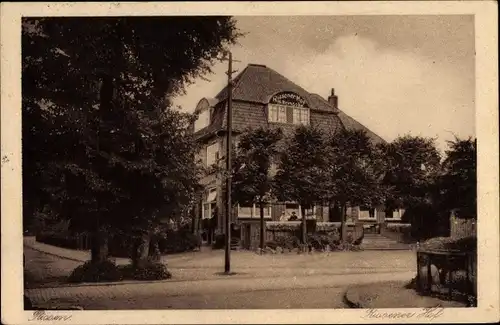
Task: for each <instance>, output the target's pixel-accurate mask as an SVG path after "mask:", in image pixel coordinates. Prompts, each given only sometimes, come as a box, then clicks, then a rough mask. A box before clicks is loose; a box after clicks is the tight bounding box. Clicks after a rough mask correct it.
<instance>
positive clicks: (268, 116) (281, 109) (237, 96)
mask: <svg viewBox="0 0 500 325" xmlns="http://www.w3.org/2000/svg"><path fill="white" fill-rule="evenodd" d="M227 95H228V93H227V88H224V89H222V90H221V91H220V92H219V93H218V94H217V95H216V96H215V97H214V98H202V99H201V100H200V101H199V102H198V105H197V107H196V109H195V112H196V113H198V114H199V116H198V120H197V121H196V122H195V123H194V124H193V126H192V127H193V132H194V134H195V137H196V139H197V141H198V142H199V143H200V144H201V150H200V152H199V154H198V156H197V159H198V160H199V161H200V162H201V163H202V164H204V165H205V166H206V167H209V170H211V171H209V172H208V173H207V175H205V177H204V178H203V180H202V183H203V185H204V186H205V193H204V194H203V197H202V198H201V199H200V202H199V205H198V208H197V210H196V212H195V213H196V215H197V216H198V217H199V218H200V219H201V220H202V222H200V223H199V224H200V225H202V224H203V221H205V223H206V220H207V219H210V218H213V219H212V224H213V225H214V227H215V232H216V233H223V232H224V222H223V220H224V215H225V204H224V197H223V193H222V185H223V183H222V182H224V180H223V179H222V177H220V175H218V173H217V170H216V168H210V167H211V166H217V165H219V166H224V159H225V153H226V145H227V143H226V130H227V125H226V120H227V99H228V98H227V97H228V96H227ZM232 108H233V110H232V113H233V115H232V116H233V119H232V124H233V141H234V143H235V144H237V142H238V136H239V134H241V133H242V132H243V131H244V130H246V129H248V128H256V127H261V126H264V127H269V128H281V129H282V130H283V133H284V134H285V136H287V135H290V134H291V133H292V132H293V131H294V130H295V128H296V127H297V126H298V125H300V124H305V125H314V126H316V127H318V128H320V129H322V130H323V131H324V132H325V133H326V134H329V133H330V134H333V133H334V132H336V131H337V130H338V129H340V128H347V129H362V130H365V131H366V133H367V134H368V136H369V137H370V138H371V140H372V141H373V142H374V143H380V142H384V140H383V139H382V138H381V137H379V136H378V135H376V134H375V133H373V132H372V131H370V130H369V129H367V128H366V127H365V126H363V125H362V124H361V123H359V122H357V121H356V120H354V119H353V118H351V117H350V116H348V115H347V114H345V113H344V112H342V111H341V110H340V109H339V107H338V98H337V96H336V95H335V93H334V90H333V89H332V90H331V93H330V94H329V96H328V98H327V99H325V98H323V97H321V96H320V95H318V94H313V93H309V92H308V91H306V90H305V89H303V88H301V87H300V86H298V85H296V84H295V83H293V82H292V81H290V80H288V79H287V78H286V77H284V76H282V75H281V74H279V73H277V72H276V71H274V70H272V69H270V68H268V67H266V66H264V65H258V64H249V65H248V66H247V67H246V68H245V69H244V70H243V71H242V72H241V73H240V74H239V75H238V76H236V78H235V79H234V85H233V104H232ZM264 212H265V217H266V219H267V220H280V218H282V217H283V215H287V216H288V215H291V214H292V213H293V212H295V214H296V215H297V216H298V217H299V219H300V218H301V217H302V216H301V209H300V206H299V205H298V204H296V203H294V202H280V203H274V204H271V205H269V206H267V207H266V208H265V210H264ZM333 214H334V213H332V210H331V209H330V208H328V207H314V208H313V209H310V210H308V211H306V215H307V216H308V217H314V218H316V219H317V220H318V221H336V220H334V219H335V216H333ZM400 215H401V212H400V211H396V212H394V213H392V216H391V217H392V218H393V219H398V218H400ZM232 217H233V220H232V222H234V223H236V224H237V223H238V221H241V220H248V219H258V218H259V212H258V208H257V207H255V206H237V207H235V210H234V211H233V213H232ZM386 217H388V215H386V214H385V211H384V209H383V207H378V208H376V209H374V210H372V211H370V210H367V209H362V208H360V207H351V208H348V209H347V218H348V220H352V221H363V222H367V223H370V222H372V223H377V222H380V221H381V220H384V219H385V218H386Z"/></svg>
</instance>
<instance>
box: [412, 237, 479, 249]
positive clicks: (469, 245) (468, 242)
mask: <svg viewBox="0 0 500 325" xmlns="http://www.w3.org/2000/svg"><path fill="white" fill-rule="evenodd" d="M421 248H422V249H424V250H445V251H460V252H475V251H476V250H477V238H476V236H470V237H464V238H452V237H435V238H431V239H429V240H427V241H425V242H423V243H422V244H421Z"/></svg>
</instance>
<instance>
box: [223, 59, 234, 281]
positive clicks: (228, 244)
mask: <svg viewBox="0 0 500 325" xmlns="http://www.w3.org/2000/svg"><path fill="white" fill-rule="evenodd" d="M227 55H228V61H229V66H228V71H227V93H228V96H227V123H226V124H227V132H226V219H225V221H226V222H225V224H226V233H225V238H224V239H225V243H226V245H225V246H226V247H225V252H224V273H225V274H230V273H231V215H232V211H233V207H232V203H231V174H232V173H231V171H232V163H231V153H232V144H233V138H232V136H233V135H232V131H233V107H232V106H233V80H232V79H233V78H232V75H233V73H235V72H236V71H233V55H232V53H231V52H228V53H227Z"/></svg>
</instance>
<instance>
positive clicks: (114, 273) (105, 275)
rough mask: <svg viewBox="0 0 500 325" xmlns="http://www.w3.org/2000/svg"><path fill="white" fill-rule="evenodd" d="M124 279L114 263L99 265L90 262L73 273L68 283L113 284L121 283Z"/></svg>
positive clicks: (104, 262)
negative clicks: (113, 282) (115, 282)
mask: <svg viewBox="0 0 500 325" xmlns="http://www.w3.org/2000/svg"><path fill="white" fill-rule="evenodd" d="M122 278H123V277H122V274H121V272H120V270H119V269H118V268H117V266H116V265H115V263H113V262H112V261H109V260H108V261H103V262H98V263H92V262H91V261H88V262H86V263H85V264H83V265H80V266H79V267H77V268H76V269H74V270H73V272H71V275H70V276H69V278H68V282H72V283H81V282H108V281H109V282H112V281H120V280H122Z"/></svg>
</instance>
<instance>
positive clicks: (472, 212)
mask: <svg viewBox="0 0 500 325" xmlns="http://www.w3.org/2000/svg"><path fill="white" fill-rule="evenodd" d="M476 148H477V141H476V139H472V138H468V139H465V140H462V139H458V138H455V140H454V141H448V150H447V151H446V157H445V160H444V161H443V174H442V176H441V178H440V183H439V185H440V189H441V192H440V198H441V204H442V207H443V208H444V209H447V210H453V209H457V210H459V211H458V212H459V213H458V215H459V216H463V217H466V218H476V207H477V171H476V159H477V156H476V155H477V153H476Z"/></svg>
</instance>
